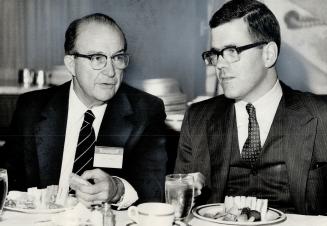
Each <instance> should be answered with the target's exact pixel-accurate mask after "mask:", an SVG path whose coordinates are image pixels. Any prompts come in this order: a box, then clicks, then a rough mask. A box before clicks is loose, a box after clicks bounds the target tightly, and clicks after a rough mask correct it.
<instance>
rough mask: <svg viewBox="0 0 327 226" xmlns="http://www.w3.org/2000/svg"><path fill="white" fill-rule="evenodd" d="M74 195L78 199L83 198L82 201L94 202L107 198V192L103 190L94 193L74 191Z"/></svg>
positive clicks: (104, 200) (103, 200)
mask: <svg viewBox="0 0 327 226" xmlns="http://www.w3.org/2000/svg"><path fill="white" fill-rule="evenodd" d="M76 197H77V198H78V199H80V200H83V201H84V202H89V203H91V204H94V203H95V202H98V203H101V202H106V201H107V200H108V193H107V192H106V191H103V190H102V191H101V192H99V193H95V194H88V193H84V192H82V191H76Z"/></svg>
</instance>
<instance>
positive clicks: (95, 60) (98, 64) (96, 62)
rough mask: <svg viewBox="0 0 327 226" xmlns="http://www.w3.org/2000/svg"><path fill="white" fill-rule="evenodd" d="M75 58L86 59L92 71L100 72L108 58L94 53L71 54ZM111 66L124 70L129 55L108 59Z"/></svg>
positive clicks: (123, 54)
mask: <svg viewBox="0 0 327 226" xmlns="http://www.w3.org/2000/svg"><path fill="white" fill-rule="evenodd" d="M71 55H73V56H75V57H82V58H87V59H89V60H90V63H91V67H92V68H93V69H94V70H101V69H103V68H105V67H106V66H107V61H108V56H106V55H103V54H100V53H96V54H89V55H85V54H81V53H77V52H76V53H73V54H71ZM109 58H110V60H111V62H112V64H113V66H114V67H115V68H117V69H125V68H126V67H127V66H128V63H129V55H128V54H127V53H117V54H115V55H112V56H110V57H109Z"/></svg>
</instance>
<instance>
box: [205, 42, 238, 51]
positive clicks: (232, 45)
mask: <svg viewBox="0 0 327 226" xmlns="http://www.w3.org/2000/svg"><path fill="white" fill-rule="evenodd" d="M234 47H237V45H235V44H230V45H227V46H224V47H223V48H221V49H217V48H214V47H212V48H211V49H213V50H216V51H218V52H220V51H221V50H223V49H227V48H234Z"/></svg>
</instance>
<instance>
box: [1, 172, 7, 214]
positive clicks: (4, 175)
mask: <svg viewBox="0 0 327 226" xmlns="http://www.w3.org/2000/svg"><path fill="white" fill-rule="evenodd" d="M7 192H8V175H7V170H6V169H0V215H1V214H2V209H3V206H4V204H5V201H6V197H7Z"/></svg>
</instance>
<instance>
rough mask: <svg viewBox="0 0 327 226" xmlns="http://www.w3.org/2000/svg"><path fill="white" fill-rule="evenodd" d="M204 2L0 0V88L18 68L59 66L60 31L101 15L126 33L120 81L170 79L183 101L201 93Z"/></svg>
mask: <svg viewBox="0 0 327 226" xmlns="http://www.w3.org/2000/svg"><path fill="white" fill-rule="evenodd" d="M207 3H208V2H207V1H198V0H165V1H162V0H151V1H149V0H94V1H92V0H25V1H21V0H0V21H1V22H0V30H2V31H3V32H2V33H1V34H0V85H11V84H15V83H16V81H17V70H18V69H19V68H23V67H29V68H34V69H51V68H52V67H53V66H54V65H60V64H63V55H64V51H63V43H64V32H65V30H66V28H67V26H68V24H69V23H70V22H71V21H72V20H73V19H76V18H78V17H80V16H84V15H86V14H89V13H94V12H101V13H106V14H108V15H110V16H112V17H113V18H114V19H115V20H116V21H117V22H118V23H119V24H120V25H121V27H122V28H123V30H124V31H125V32H126V35H127V40H128V45H129V50H128V52H129V53H130V54H131V55H132V58H131V64H130V67H129V68H128V70H127V73H126V77H125V80H126V81H127V82H129V83H131V84H137V83H138V81H140V80H142V79H147V78H158V77H161V78H163V77H174V78H176V79H177V80H178V81H179V82H180V85H181V88H182V90H183V91H184V92H185V93H186V94H187V95H188V98H189V99H192V98H193V97H194V96H196V95H199V94H202V93H204V86H205V67H204V65H203V63H202V60H201V52H202V51H204V50H205V49H206V47H207V40H208V30H207V26H206V24H207V18H208V15H207Z"/></svg>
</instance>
